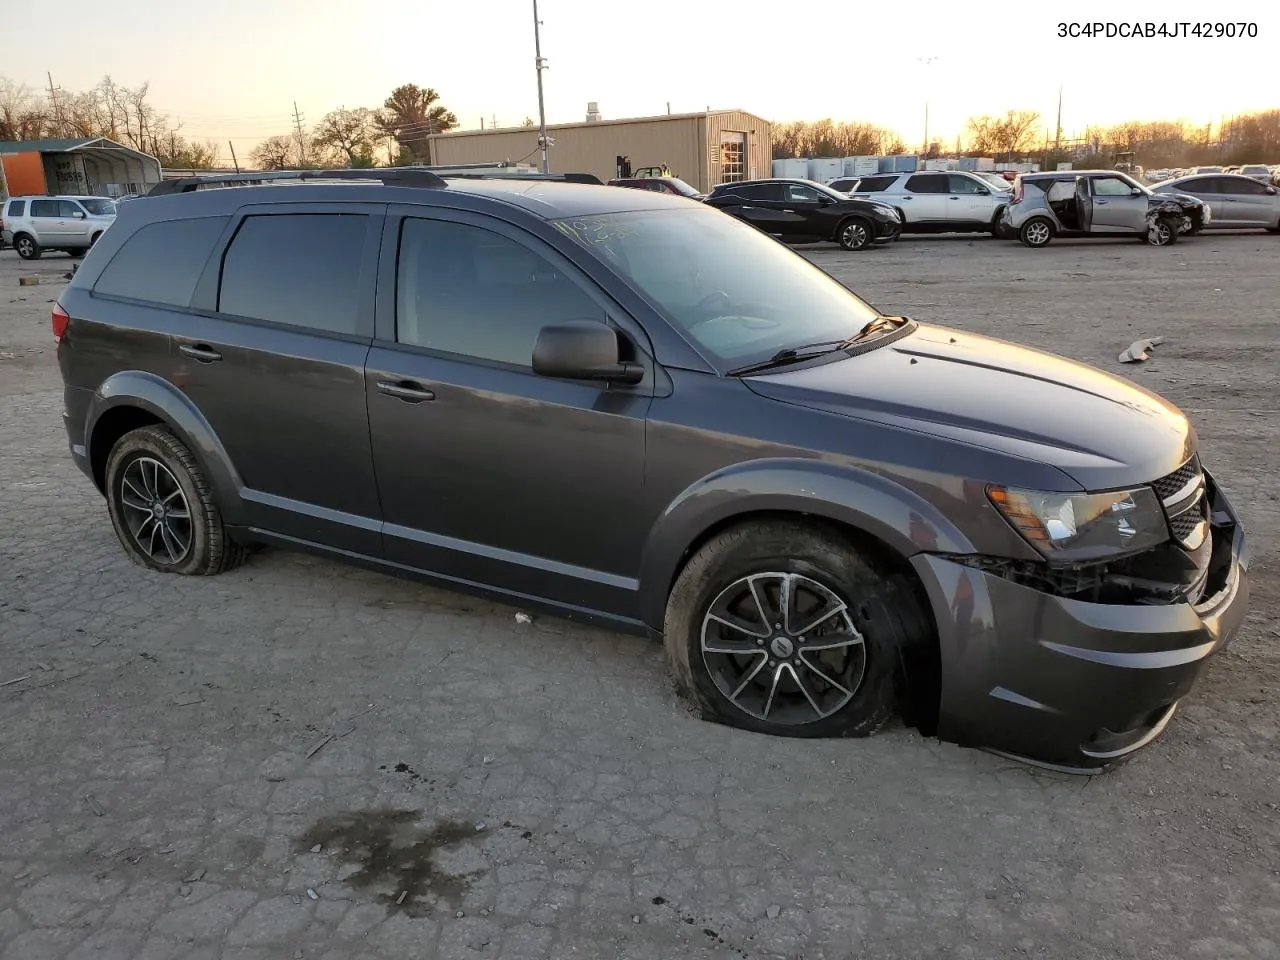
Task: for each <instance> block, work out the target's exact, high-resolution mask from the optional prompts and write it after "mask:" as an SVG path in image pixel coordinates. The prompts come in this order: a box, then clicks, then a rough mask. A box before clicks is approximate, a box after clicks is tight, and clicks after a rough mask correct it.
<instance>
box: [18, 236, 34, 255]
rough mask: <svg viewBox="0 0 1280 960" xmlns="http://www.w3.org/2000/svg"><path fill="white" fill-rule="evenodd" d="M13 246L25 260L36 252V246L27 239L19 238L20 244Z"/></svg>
mask: <svg viewBox="0 0 1280 960" xmlns="http://www.w3.org/2000/svg"><path fill="white" fill-rule="evenodd" d="M13 246H14V249H15V250H17V251H18V256H20V257H22V258H23V259H24V260H25V259H28V258H29V257H30V256H31V254H32V253H33V252H35V244H34V243H32V242H31V240H30V239H29V238H27V237H19V238H18V242H17V243H15V244H14V245H13Z"/></svg>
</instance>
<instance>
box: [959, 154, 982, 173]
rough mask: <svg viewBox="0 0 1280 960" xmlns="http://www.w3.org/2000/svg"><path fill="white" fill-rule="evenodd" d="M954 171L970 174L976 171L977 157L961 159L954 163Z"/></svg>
mask: <svg viewBox="0 0 1280 960" xmlns="http://www.w3.org/2000/svg"><path fill="white" fill-rule="evenodd" d="M956 169H957V170H966V171H968V172H970V173H972V172H973V171H974V170H977V169H978V158H977V157H961V158H960V159H959V160H957V161H956Z"/></svg>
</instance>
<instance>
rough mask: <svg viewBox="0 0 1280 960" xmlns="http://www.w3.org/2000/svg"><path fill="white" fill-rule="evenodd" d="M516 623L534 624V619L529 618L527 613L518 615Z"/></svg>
mask: <svg viewBox="0 0 1280 960" xmlns="http://www.w3.org/2000/svg"><path fill="white" fill-rule="evenodd" d="M516 623H533V617H531V616H529V615H528V614H527V613H523V612H522V613H517V614H516Z"/></svg>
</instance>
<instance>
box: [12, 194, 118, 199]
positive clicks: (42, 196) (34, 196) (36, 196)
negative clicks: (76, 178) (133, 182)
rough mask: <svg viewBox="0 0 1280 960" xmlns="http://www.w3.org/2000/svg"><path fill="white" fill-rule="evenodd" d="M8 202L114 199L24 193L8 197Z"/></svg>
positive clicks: (81, 195)
mask: <svg viewBox="0 0 1280 960" xmlns="http://www.w3.org/2000/svg"><path fill="white" fill-rule="evenodd" d="M8 199H10V200H115V199H116V198H115V197H100V196H98V195H97V194H96V193H24V194H22V195H21V196H17V197H9V198H8Z"/></svg>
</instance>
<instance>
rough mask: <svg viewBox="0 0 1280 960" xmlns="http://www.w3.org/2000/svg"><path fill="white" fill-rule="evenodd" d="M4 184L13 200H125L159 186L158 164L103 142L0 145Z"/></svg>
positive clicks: (137, 152) (100, 139)
mask: <svg viewBox="0 0 1280 960" xmlns="http://www.w3.org/2000/svg"><path fill="white" fill-rule="evenodd" d="M0 179H3V186H4V188H5V190H6V192H7V193H8V195H9V196H11V197H20V196H27V195H32V194H64V195H74V196H100V197H122V196H125V195H126V194H130V193H146V191H148V190H150V189H151V188H152V187H153V186H155V185H156V184H157V183H159V182H160V161H159V160H157V159H156V158H155V157H153V156H151V155H150V154H146V153H142V152H141V151H140V150H134V149H132V148H130V147H126V146H124V144H120V143H116V142H115V141H114V140H108V139H106V138H105V137H87V138H84V139H80V140H12V141H4V142H0Z"/></svg>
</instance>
